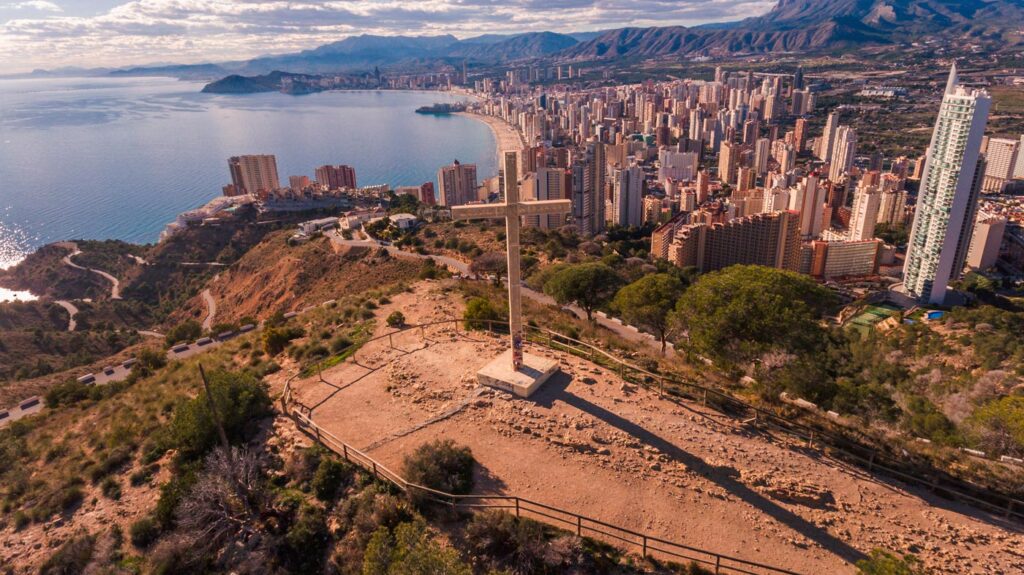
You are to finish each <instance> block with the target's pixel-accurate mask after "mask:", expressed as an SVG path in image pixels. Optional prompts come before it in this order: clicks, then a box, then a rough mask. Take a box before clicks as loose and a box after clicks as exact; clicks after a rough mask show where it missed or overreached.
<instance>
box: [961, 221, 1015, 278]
mask: <svg viewBox="0 0 1024 575" xmlns="http://www.w3.org/2000/svg"><path fill="white" fill-rule="evenodd" d="M1005 233H1006V218H1004V217H1002V216H992V215H987V214H981V217H979V218H978V221H977V223H975V224H974V233H973V234H972V235H971V247H970V249H969V250H968V251H967V266H968V267H970V268H972V269H976V270H987V269H989V268H991V267H994V266H995V265H996V260H998V259H999V248H1000V246H1001V245H1002V243H1003V234H1005Z"/></svg>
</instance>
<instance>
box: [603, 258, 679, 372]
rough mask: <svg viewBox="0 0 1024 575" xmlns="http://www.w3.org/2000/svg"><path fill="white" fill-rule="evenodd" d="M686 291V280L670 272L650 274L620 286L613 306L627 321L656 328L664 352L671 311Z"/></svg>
mask: <svg viewBox="0 0 1024 575" xmlns="http://www.w3.org/2000/svg"><path fill="white" fill-rule="evenodd" d="M682 293H683V282H681V281H680V280H679V278H677V277H675V276H672V275H669V274H651V275H649V276H644V277H642V278H640V279H638V280H637V281H635V282H633V283H631V284H629V285H628V286H626V287H624V288H622V289H620V290H619V293H617V294H616V295H615V299H614V300H613V301H612V309H614V310H616V311H618V312H619V313H620V314H622V317H623V319H625V320H626V321H627V322H629V323H632V324H636V325H639V326H643V327H646V328H648V329H650V330H652V331H654V333H655V335H657V336H658V339H659V341H661V353H663V354H664V353H665V345H666V341H667V340H668V332H669V326H670V323H669V313H670V312H671V311H672V309H673V308H675V305H676V300H678V299H679V296H681V295H682Z"/></svg>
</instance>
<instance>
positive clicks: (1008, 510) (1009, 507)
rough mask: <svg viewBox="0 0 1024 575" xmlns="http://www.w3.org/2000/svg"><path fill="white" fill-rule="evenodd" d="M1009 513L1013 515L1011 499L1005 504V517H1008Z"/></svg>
mask: <svg viewBox="0 0 1024 575" xmlns="http://www.w3.org/2000/svg"><path fill="white" fill-rule="evenodd" d="M1011 515H1013V499H1011V500H1009V502H1007V504H1006V518H1007V519H1009V518H1010V516H1011Z"/></svg>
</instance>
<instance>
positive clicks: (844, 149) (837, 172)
mask: <svg viewBox="0 0 1024 575" xmlns="http://www.w3.org/2000/svg"><path fill="white" fill-rule="evenodd" d="M856 155H857V132H855V131H854V130H853V128H850V127H849V126H839V129H837V130H836V137H835V142H833V144H832V159H831V163H830V164H829V172H828V179H829V180H831V181H833V182H839V181H841V180H842V179H843V178H844V177H845V176H846V175H847V174H849V173H850V169H851V168H853V159H854V157H855V156H856Z"/></svg>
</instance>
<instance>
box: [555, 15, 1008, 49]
mask: <svg viewBox="0 0 1024 575" xmlns="http://www.w3.org/2000/svg"><path fill="white" fill-rule="evenodd" d="M1021 26H1024V7H1022V5H1021V3H1020V2H1017V1H1015V0H780V2H779V3H778V5H776V7H775V8H774V9H772V11H771V12H769V13H768V14H765V15H764V16H759V17H755V18H748V19H746V20H744V21H742V22H739V23H737V24H736V25H735V26H732V27H729V28H726V29H715V28H700V29H698V28H686V27H683V26H669V27H654V28H624V29H620V30H611V31H608V32H605V33H604V34H601V35H600V36H598V37H596V38H593V39H591V40H588V41H586V42H581V43H580V44H577V45H575V46H572V47H570V48H568V49H566V50H564V51H563V52H562V53H561V54H560V55H563V56H566V57H569V58H579V59H592V58H610V57H631V56H638V57H651V56H664V55H674V54H679V55H684V54H698V53H706V54H723V53H737V52H739V53H742V52H754V53H771V52H796V51H809V50H821V49H834V48H843V47H853V46H860V45H865V44H891V43H896V42H901V41H911V40H917V39H919V38H921V37H924V36H934V35H965V34H966V35H970V36H974V37H979V36H985V37H990V38H993V39H998V38H1002V37H1004V36H1006V35H1007V34H1013V33H1015V32H1016V30H1017V29H1019V28H1020V27H1021Z"/></svg>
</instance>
